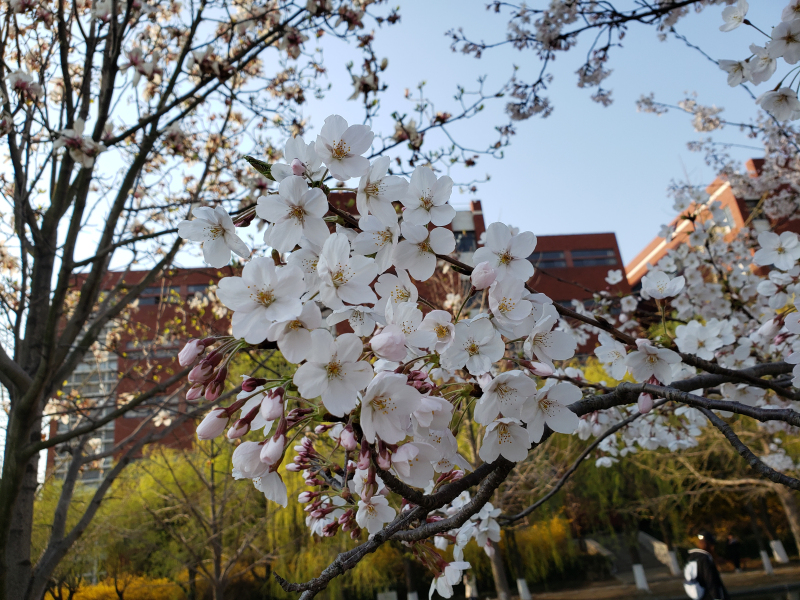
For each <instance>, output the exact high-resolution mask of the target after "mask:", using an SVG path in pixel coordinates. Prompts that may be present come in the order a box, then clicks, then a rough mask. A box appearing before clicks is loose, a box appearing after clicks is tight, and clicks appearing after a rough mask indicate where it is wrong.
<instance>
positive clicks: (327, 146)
mask: <svg viewBox="0 0 800 600" xmlns="http://www.w3.org/2000/svg"><path fill="white" fill-rule="evenodd" d="M374 137H375V134H374V133H372V131H370V129H369V127H367V126H366V125H349V126H348V124H347V121H346V120H344V119H343V118H342V117H340V116H339V115H331V116H330V117H328V118H327V119H325V124H324V125H323V126H322V129H321V130H320V132H319V135H318V136H317V141H316V146H315V149H316V152H317V154H318V155H319V157H320V158H321V159H322V162H323V163H324V164H325V166H326V167H328V169H329V170H330V172H331V175H333V177H334V178H336V179H338V180H340V181H347V180H348V179H350V178H351V177H361V176H362V175H365V174H366V173H367V171H368V170H369V160H368V159H366V158H364V157H363V156H361V155H362V154H363V153H364V152H366V151H367V150H369V147H370V145H372V139H373V138H374Z"/></svg>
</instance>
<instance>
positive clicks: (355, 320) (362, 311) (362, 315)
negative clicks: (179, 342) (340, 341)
mask: <svg viewBox="0 0 800 600" xmlns="http://www.w3.org/2000/svg"><path fill="white" fill-rule="evenodd" d="M376 318H378V319H380V316H379V315H376V314H375V311H374V310H373V309H371V308H370V307H369V306H345V307H344V308H340V309H338V310H335V311H333V312H332V313H331V314H330V315H328V318H327V319H326V321H327V323H328V325H336V324H337V323H341V322H342V321H347V322H348V323H349V324H350V327H352V329H353V333H355V334H356V335H357V336H359V337H367V336H370V335H372V332H373V331H375V319H376ZM292 362H298V361H294V360H293V361H292Z"/></svg>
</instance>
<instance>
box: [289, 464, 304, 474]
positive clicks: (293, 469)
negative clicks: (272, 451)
mask: <svg viewBox="0 0 800 600" xmlns="http://www.w3.org/2000/svg"><path fill="white" fill-rule="evenodd" d="M286 470H287V471H291V472H292V473H299V472H300V471H302V470H303V465H297V464H295V463H289V464H288V465H286Z"/></svg>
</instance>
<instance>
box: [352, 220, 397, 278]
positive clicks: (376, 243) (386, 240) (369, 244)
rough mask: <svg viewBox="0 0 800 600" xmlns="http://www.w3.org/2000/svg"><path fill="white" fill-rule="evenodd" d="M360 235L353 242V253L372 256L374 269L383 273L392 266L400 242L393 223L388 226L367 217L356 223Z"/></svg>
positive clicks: (395, 223) (395, 225)
mask: <svg viewBox="0 0 800 600" xmlns="http://www.w3.org/2000/svg"><path fill="white" fill-rule="evenodd" d="M358 226H359V227H360V228H361V233H359V234H358V235H357V236H356V239H355V240H353V242H352V245H353V252H356V253H357V254H363V255H365V256H366V255H367V254H374V255H375V268H377V269H378V273H383V272H384V271H386V269H388V268H390V267H391V266H392V259H393V258H394V252H395V248H397V243H398V241H399V240H400V227H399V226H398V225H397V217H395V222H394V223H392V224H389V225H385V224H384V223H382V222H381V221H380V220H379V219H378V218H377V217H373V216H372V215H367V216H366V217H361V220H360V221H359V223H358Z"/></svg>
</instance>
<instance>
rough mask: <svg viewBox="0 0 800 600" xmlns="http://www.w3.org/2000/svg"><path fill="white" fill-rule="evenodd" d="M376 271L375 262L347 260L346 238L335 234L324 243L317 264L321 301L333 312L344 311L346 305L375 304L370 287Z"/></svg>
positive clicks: (365, 259)
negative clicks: (341, 309) (342, 309)
mask: <svg viewBox="0 0 800 600" xmlns="http://www.w3.org/2000/svg"><path fill="white" fill-rule="evenodd" d="M376 270H377V269H376V267H375V261H374V259H372V258H367V257H366V256H350V241H349V240H348V239H347V236H346V235H344V234H343V233H334V234H333V235H331V236H330V237H329V238H328V239H327V240H325V245H324V246H323V247H322V252H321V254H320V256H319V262H318V263H317V273H318V274H319V278H320V292H319V296H320V299H321V301H322V302H324V303H325V305H326V306H328V307H329V308H332V309H334V310H336V309H340V308H344V303H345V302H348V303H350V304H363V303H369V304H374V303H375V302H376V301H377V299H378V298H377V296H375V292H373V291H372V289H371V288H370V287H369V283H370V281H372V279H373V278H374V277H375V275H376Z"/></svg>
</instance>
